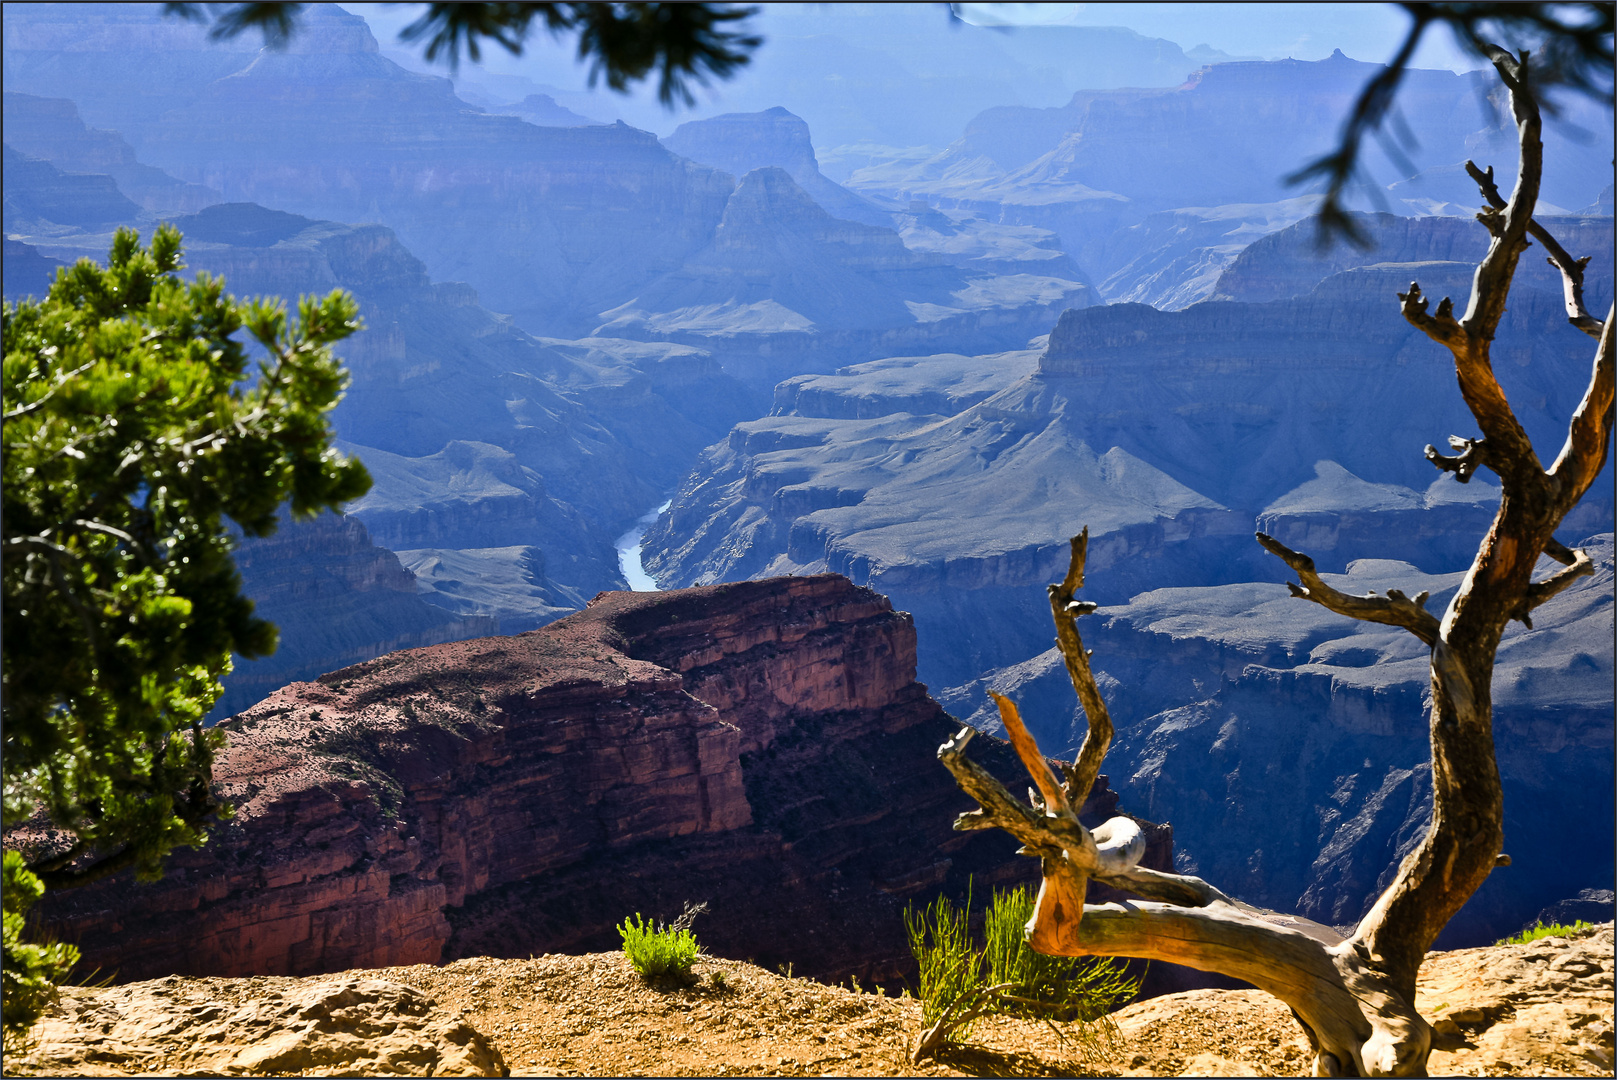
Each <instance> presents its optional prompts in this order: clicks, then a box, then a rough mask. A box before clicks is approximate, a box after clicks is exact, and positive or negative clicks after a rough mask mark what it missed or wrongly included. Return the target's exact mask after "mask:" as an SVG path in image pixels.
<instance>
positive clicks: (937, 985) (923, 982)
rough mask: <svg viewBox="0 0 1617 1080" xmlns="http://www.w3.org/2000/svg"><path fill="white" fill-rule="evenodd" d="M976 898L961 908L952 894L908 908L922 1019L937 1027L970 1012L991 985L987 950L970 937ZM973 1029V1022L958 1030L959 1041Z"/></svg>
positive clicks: (907, 925) (908, 931) (907, 930)
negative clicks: (970, 1004) (985, 973)
mask: <svg viewBox="0 0 1617 1080" xmlns="http://www.w3.org/2000/svg"><path fill="white" fill-rule="evenodd" d="M970 915H971V896H970V894H969V893H968V894H967V896H966V905H965V907H956V906H955V904H954V901H952V900H950V899H949V898H948V897H947V896H939V897H938V898H937V899H936V900H934V901H932V903H931V904H929V905H927V906H926V907H925V908H923V909H922V910H920V911H916V910H915V909H914V908H913V907H911V906H910V905H905V907H904V932H905V933H906V934H907V935H908V936H909V941H910V954H911V955H913V956H914V957H915V962H916V964H917V965H918V966H919V967H920V987H919V989H918V991H917V994H916V996H917V997H919V998H920V999H921V1020H922V1023H924V1024H927V1025H929V1026H930V1025H932V1024H935V1023H937V1022H938V1021H939V1020H941V1019H943V1018H944V1017H946V1016H950V1015H953V1014H955V1013H957V1012H965V1011H966V1009H967V1007H968V1006H967V1004H966V1003H968V1002H970V1001H972V1000H973V999H974V998H975V997H976V995H977V994H978V993H979V991H981V990H982V989H983V988H985V987H986V986H988V985H989V984H987V983H985V982H983V954H982V953H981V952H979V951H978V950H977V949H976V948H975V947H974V946H973V945H972V941H971V927H970V925H969V921H970ZM970 1033H971V1023H970V1021H967V1022H965V1023H964V1024H962V1025H960V1026H959V1027H958V1028H957V1029H956V1030H955V1037H956V1039H957V1041H964V1040H965V1038H966V1037H967V1036H968V1035H969V1034H970Z"/></svg>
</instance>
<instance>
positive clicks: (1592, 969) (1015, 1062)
mask: <svg viewBox="0 0 1617 1080" xmlns="http://www.w3.org/2000/svg"><path fill="white" fill-rule="evenodd" d="M1612 952H1613V939H1612V927H1611V925H1610V924H1607V925H1606V926H1604V927H1601V928H1599V929H1598V930H1596V931H1595V932H1593V933H1591V934H1586V935H1583V936H1580V937H1578V938H1575V939H1566V938H1545V939H1542V940H1540V941H1536V942H1532V943H1530V944H1527V945H1511V946H1499V947H1494V948H1488V949H1466V950H1460V951H1456V952H1448V953H1434V954H1432V956H1431V957H1430V959H1429V960H1428V961H1427V963H1426V965H1425V967H1424V969H1423V970H1422V972H1421V983H1420V998H1419V1005H1420V1009H1421V1012H1422V1014H1423V1015H1425V1016H1427V1017H1428V1018H1431V1019H1432V1020H1433V1021H1434V1023H1435V1025H1436V1027H1437V1030H1438V1032H1439V1037H1440V1039H1441V1040H1442V1043H1443V1045H1444V1047H1445V1049H1441V1050H1438V1051H1436V1052H1434V1054H1433V1055H1432V1060H1431V1073H1432V1075H1434V1076H1450V1075H1454V1076H1601V1075H1606V1076H1609V1075H1611V1072H1612V1021H1613V1017H1612V967H1613V964H1612ZM694 975H695V979H694V981H692V982H689V983H685V984H667V985H653V984H648V983H647V982H645V981H644V980H642V979H641V978H640V977H639V976H637V975H636V974H635V973H634V971H633V970H632V969H631V968H630V966H629V964H628V961H627V960H626V959H625V958H624V957H623V956H622V955H621V954H615V953H596V954H592V955H587V956H554V955H553V956H543V957H538V958H535V959H531V960H490V959H473V960H460V961H457V962H455V963H453V964H449V965H447V966H445V967H429V966H414V967H400V968H387V969H380V970H374V971H363V972H345V973H341V974H336V975H325V976H318V977H312V978H307V979H290V978H253V979H186V978H178V977H174V978H168V979H158V980H152V981H149V982H144V983H135V984H131V985H127V986H116V987H102V988H94V987H76V988H69V989H66V990H64V991H63V994H62V999H61V1003H60V1006H59V1008H58V1009H57V1011H56V1012H55V1013H54V1014H53V1015H51V1016H50V1017H48V1018H47V1019H46V1020H44V1021H42V1023H41V1024H40V1026H39V1027H38V1028H36V1030H35V1046H34V1047H33V1049H32V1052H31V1053H30V1054H29V1055H28V1056H27V1057H26V1058H25V1059H22V1060H12V1061H8V1062H7V1070H6V1071H7V1072H8V1073H15V1072H34V1073H37V1074H42V1075H55V1076H67V1075H104V1076H119V1075H136V1074H145V1075H168V1076H176V1075H177V1076H196V1075H214V1074H225V1075H304V1076H326V1075H349V1076H356V1075H357V1076H382V1075H413V1076H424V1075H433V1076H497V1075H501V1074H502V1073H506V1072H508V1073H509V1075H513V1076H524V1075H526V1076H562V1075H584V1076H614V1075H618V1076H636V1075H641V1076H725V1075H730V1076H891V1075H925V1076H1073V1075H1089V1076H1251V1075H1258V1076H1295V1075H1299V1074H1300V1073H1302V1072H1303V1071H1304V1070H1305V1068H1306V1066H1307V1064H1308V1052H1307V1046H1306V1043H1305V1041H1304V1039H1303V1037H1302V1034H1301V1031H1300V1030H1299V1029H1298V1027H1297V1025H1296V1023H1295V1022H1294V1021H1293V1020H1292V1019H1291V1016H1290V1014H1289V1012H1288V1010H1287V1009H1286V1008H1285V1007H1284V1006H1283V1005H1281V1004H1280V1003H1279V1002H1277V1001H1275V1000H1274V999H1273V998H1270V997H1268V996H1266V995H1264V994H1262V993H1260V992H1258V991H1252V990H1247V991H1220V990H1199V991H1194V992H1192V993H1187V994H1174V995H1169V996H1167V997H1160V998H1155V999H1152V1000H1150V1001H1145V1002H1141V1003H1139V1004H1136V1005H1131V1006H1129V1007H1128V1008H1126V1009H1123V1010H1122V1011H1121V1012H1119V1013H1117V1014H1116V1016H1115V1020H1116V1025H1117V1030H1116V1033H1115V1036H1114V1037H1112V1038H1110V1039H1109V1040H1108V1039H1094V1038H1091V1039H1087V1040H1086V1039H1084V1038H1081V1037H1079V1036H1078V1035H1076V1034H1075V1033H1073V1032H1071V1031H1063V1030H1061V1029H1060V1028H1057V1027H1054V1026H1050V1025H1041V1024H1037V1023H1030V1022H1020V1021H1009V1020H992V1021H986V1022H983V1023H981V1024H980V1025H979V1026H978V1028H977V1029H976V1030H975V1031H974V1032H973V1033H972V1036H971V1040H970V1043H969V1045H967V1046H964V1047H960V1048H956V1049H952V1050H950V1051H949V1052H947V1053H945V1054H944V1055H943V1056H942V1058H941V1059H939V1060H937V1061H932V1062H928V1063H927V1064H926V1065H924V1066H920V1067H917V1066H914V1065H912V1064H911V1063H910V1061H909V1057H908V1049H909V1047H910V1046H911V1045H913V1040H914V1038H915V1035H916V1033H917V1031H918V1029H919V1025H920V1005H919V1004H918V1003H917V1002H915V1001H913V1000H910V999H895V998H892V997H885V996H881V995H879V994H874V993H870V992H861V991H860V990H859V989H858V988H853V987H846V986H843V987H833V986H825V985H823V984H820V983H816V982H811V981H809V980H805V979H794V978H789V977H787V976H786V975H785V974H783V973H772V972H768V971H764V970H762V969H761V968H758V967H755V966H752V965H749V964H744V963H741V962H738V961H733V960H721V959H703V960H701V961H699V962H698V963H697V965H696V968H695V971H694Z"/></svg>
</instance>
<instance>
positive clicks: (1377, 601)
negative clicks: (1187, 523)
mask: <svg viewBox="0 0 1617 1080" xmlns="http://www.w3.org/2000/svg"><path fill="white" fill-rule="evenodd" d="M1257 537H1258V543H1260V544H1262V545H1263V547H1264V549H1265V550H1266V551H1268V552H1269V553H1270V554H1271V555H1275V556H1277V557H1278V558H1279V559H1280V560H1281V561H1282V562H1284V563H1285V564H1286V565H1287V566H1289V567H1291V568H1292V570H1294V571H1295V572H1296V574H1297V577H1298V578H1299V579H1301V581H1302V584H1301V585H1296V584H1292V583H1289V582H1288V583H1287V585H1286V587H1287V588H1289V589H1290V590H1291V595H1293V596H1297V597H1301V598H1302V599H1304V600H1312V601H1313V602H1314V603H1316V604H1318V605H1320V606H1321V607H1324V608H1328V609H1330V610H1331V611H1334V612H1336V613H1337V614H1338V615H1346V616H1347V617H1348V618H1350V619H1359V620H1361V621H1363V622H1375V623H1385V624H1386V625H1388V626H1402V627H1403V628H1404V629H1405V630H1408V631H1409V632H1410V633H1412V634H1414V635H1415V636H1416V637H1418V638H1420V639H1421V640H1422V641H1423V642H1425V643H1426V644H1427V645H1431V644H1432V643H1434V642H1435V641H1437V634H1438V629H1439V623H1438V621H1437V616H1435V615H1433V614H1432V613H1431V612H1429V611H1427V610H1426V607H1425V604H1426V597H1427V595H1428V594H1427V593H1421V594H1420V595H1418V596H1416V597H1415V599H1413V600H1411V599H1410V598H1409V597H1408V596H1406V595H1404V594H1403V593H1402V592H1399V591H1398V590H1397V589H1388V590H1387V595H1386V596H1377V595H1375V594H1374V593H1371V594H1370V595H1368V596H1349V595H1348V594H1347V593H1344V592H1338V591H1337V590H1336V589H1333V588H1331V587H1330V586H1329V585H1327V584H1325V581H1324V579H1322V578H1321V577H1320V576H1319V572H1318V571H1317V570H1315V569H1314V560H1313V559H1311V558H1309V557H1308V556H1307V555H1304V554H1302V553H1300V552H1296V551H1293V550H1291V549H1290V548H1289V547H1287V546H1286V545H1284V544H1282V543H1281V542H1280V541H1278V540H1276V539H1275V538H1274V537H1272V536H1268V535H1266V534H1264V533H1258V534H1257Z"/></svg>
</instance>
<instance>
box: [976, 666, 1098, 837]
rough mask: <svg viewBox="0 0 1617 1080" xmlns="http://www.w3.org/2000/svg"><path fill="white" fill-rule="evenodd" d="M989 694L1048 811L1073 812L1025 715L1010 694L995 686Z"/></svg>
mask: <svg viewBox="0 0 1617 1080" xmlns="http://www.w3.org/2000/svg"><path fill="white" fill-rule="evenodd" d="M988 696H989V697H991V698H993V699H994V704H995V705H998V706H999V718H1000V722H1001V723H1003V724H1004V725H1005V733H1006V734H1007V735H1009V736H1010V738H1011V746H1012V747H1013V748H1014V749H1015V750H1016V756H1017V757H1019V758H1021V759H1022V767H1023V768H1025V769H1027V771H1028V775H1029V776H1031V777H1033V782H1034V783H1035V784H1037V785H1038V787H1039V795H1040V797H1041V798H1043V800H1044V806H1045V811H1046V813H1051V814H1063V813H1066V814H1071V813H1073V808H1072V804H1071V803H1069V802H1068V801H1067V793H1066V792H1065V791H1063V790H1062V789H1061V784H1060V783H1059V782H1058V781H1057V780H1056V775H1055V773H1053V772H1051V771H1050V763H1049V762H1047V761H1045V760H1044V755H1043V754H1041V753H1040V752H1039V744H1038V743H1037V742H1035V741H1034V739H1033V736H1032V735H1029V734H1028V730H1027V728H1026V727H1025V726H1023V724H1022V715H1021V714H1020V713H1019V712H1017V711H1016V705H1015V704H1014V703H1013V702H1012V701H1011V699H1010V698H1007V697H1001V696H1000V695H998V694H996V693H994V692H993V691H992V690H990V691H989V692H988ZM1085 794H1087V792H1086V793H1085Z"/></svg>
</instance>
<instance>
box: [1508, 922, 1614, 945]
mask: <svg viewBox="0 0 1617 1080" xmlns="http://www.w3.org/2000/svg"><path fill="white" fill-rule="evenodd" d="M1594 928H1595V927H1594V923H1588V922H1584V921H1583V920H1582V919H1578V920H1577V921H1576V922H1574V923H1573V924H1572V925H1571V926H1565V925H1563V924H1561V923H1550V925H1548V926H1545V925H1544V924H1543V923H1541V922H1539V923H1534V924H1533V925H1532V926H1529V927H1528V928H1527V929H1525V930H1523V931H1522V932H1521V933H1519V934H1512V935H1511V936H1510V937H1503V938H1500V939H1499V940H1498V941H1496V942H1494V944H1495V945H1526V944H1527V943H1528V942H1529V941H1537V940H1538V939H1539V938H1547V937H1577V936H1578V935H1580V934H1587V933H1588V932H1589V931H1591V930H1593V929H1594Z"/></svg>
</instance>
